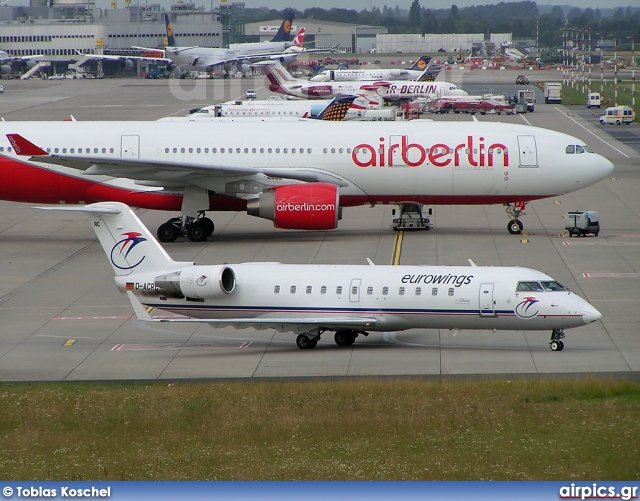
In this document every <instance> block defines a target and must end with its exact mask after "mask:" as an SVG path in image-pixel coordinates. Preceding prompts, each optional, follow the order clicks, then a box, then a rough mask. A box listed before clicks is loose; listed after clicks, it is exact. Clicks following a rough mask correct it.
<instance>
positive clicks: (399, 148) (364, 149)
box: [351, 136, 509, 167]
mask: <svg viewBox="0 0 640 501" xmlns="http://www.w3.org/2000/svg"><path fill="white" fill-rule="evenodd" d="M351 159H352V160H353V163H354V164H356V165H357V166H358V167H385V165H386V166H388V167H393V166H394V165H395V166H398V165H408V166H409V167H418V166H420V165H422V164H424V163H425V162H426V161H427V160H428V161H429V162H428V163H430V164H432V165H435V166H436V167H446V166H447V165H449V164H451V162H453V166H454V167H460V166H461V165H470V166H471V167H493V165H494V163H500V164H502V166H503V167H508V166H509V152H508V150H507V147H506V146H505V145H504V144H502V143H492V144H490V145H488V146H487V145H485V144H484V137H480V138H478V143H477V144H475V141H474V137H473V136H467V141H466V142H465V143H460V144H458V145H456V146H454V147H451V145H448V144H444V143H436V144H434V145H432V146H431V147H428V148H425V147H424V146H422V145H421V144H419V143H409V139H408V137H407V136H402V138H401V140H400V142H399V143H398V142H397V141H396V142H393V143H391V144H387V142H386V141H385V138H384V137H381V138H379V143H378V145H377V147H376V146H373V145H371V144H366V143H362V144H359V145H357V146H356V147H355V148H354V149H353V152H352V153H351Z"/></svg>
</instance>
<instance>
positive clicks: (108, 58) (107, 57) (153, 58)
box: [76, 49, 171, 63]
mask: <svg viewBox="0 0 640 501" xmlns="http://www.w3.org/2000/svg"><path fill="white" fill-rule="evenodd" d="M154 50H155V51H157V52H158V53H160V51H159V50H158V49H154ZM76 53H77V55H78V56H81V57H83V58H85V59H84V60H85V61H86V60H88V59H96V60H100V61H125V60H126V59H131V60H133V61H137V60H140V61H156V62H165V63H170V62H171V59H168V58H166V57H156V56H116V55H112V54H83V53H82V52H80V51H78V50H76Z"/></svg>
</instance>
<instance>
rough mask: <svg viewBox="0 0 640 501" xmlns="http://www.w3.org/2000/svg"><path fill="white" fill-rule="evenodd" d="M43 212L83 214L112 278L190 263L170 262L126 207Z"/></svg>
mask: <svg viewBox="0 0 640 501" xmlns="http://www.w3.org/2000/svg"><path fill="white" fill-rule="evenodd" d="M40 208H41V209H47V210H64V211H78V212H84V213H85V214H86V215H87V216H88V217H89V219H90V220H91V222H92V223H93V224H92V227H93V229H94V231H95V232H96V236H97V237H98V240H100V244H101V245H102V249H103V250H104V252H105V254H106V255H107V258H108V259H109V262H110V263H111V266H112V268H113V272H114V273H115V275H116V277H124V276H127V275H134V274H139V273H149V272H156V273H162V272H166V271H171V270H173V269H176V268H177V267H184V266H188V265H192V264H193V263H178V262H176V261H174V260H173V259H171V258H170V257H169V255H168V254H167V253H166V252H165V250H164V249H163V248H162V247H161V246H160V244H159V243H158V241H157V240H156V239H155V237H154V236H153V235H152V234H151V232H149V230H148V229H147V228H146V227H145V225H144V224H142V221H140V219H138V216H136V214H135V213H134V212H133V210H131V209H130V208H129V207H128V206H127V205H125V204H123V203H120V202H99V203H95V204H91V205H85V206H78V205H76V206H74V205H66V206H64V205H63V206H53V207H40Z"/></svg>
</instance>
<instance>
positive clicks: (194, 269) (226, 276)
mask: <svg viewBox="0 0 640 501" xmlns="http://www.w3.org/2000/svg"><path fill="white" fill-rule="evenodd" d="M155 285H156V287H157V288H158V289H159V290H160V291H167V292H169V293H174V294H181V295H183V296H185V297H190V298H200V299H203V298H209V297H215V296H222V295H224V294H231V293H232V292H233V291H234V289H235V288H236V274H235V273H234V272H233V270H232V269H231V268H229V267H228V266H225V265H218V266H190V267H189V268H185V269H183V270H180V271H174V272H172V273H168V274H166V275H161V276H159V277H156V279H155Z"/></svg>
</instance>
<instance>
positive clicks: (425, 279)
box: [402, 273, 473, 287]
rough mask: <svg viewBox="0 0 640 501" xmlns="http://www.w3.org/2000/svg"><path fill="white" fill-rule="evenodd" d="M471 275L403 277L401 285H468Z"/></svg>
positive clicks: (449, 274)
mask: <svg viewBox="0 0 640 501" xmlns="http://www.w3.org/2000/svg"><path fill="white" fill-rule="evenodd" d="M472 278H473V275H452V274H451V273H448V274H447V275H404V276H403V277H402V283H403V284H442V285H455V286H456V287H460V286H461V285H469V284H470V283H471V279H472Z"/></svg>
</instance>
